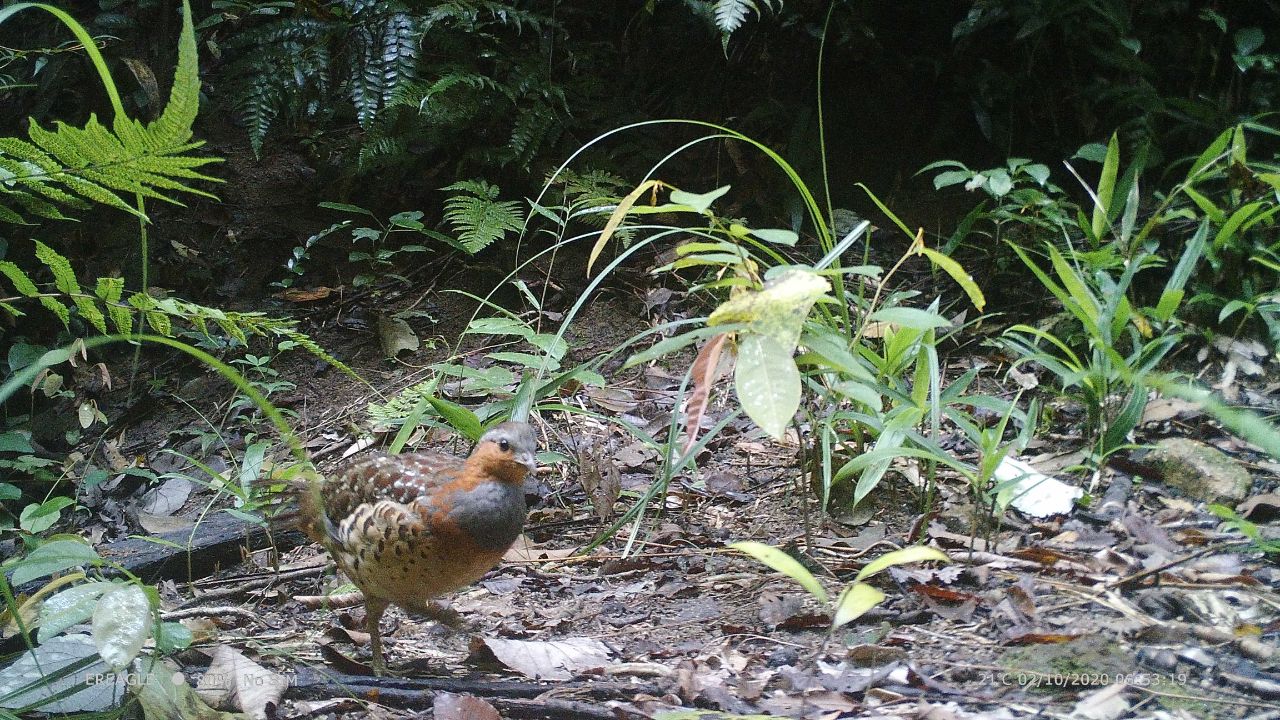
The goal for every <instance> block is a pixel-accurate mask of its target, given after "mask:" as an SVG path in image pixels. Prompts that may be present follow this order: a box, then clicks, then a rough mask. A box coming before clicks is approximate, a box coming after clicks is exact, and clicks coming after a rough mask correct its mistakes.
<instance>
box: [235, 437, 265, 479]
mask: <svg viewBox="0 0 1280 720" xmlns="http://www.w3.org/2000/svg"><path fill="white" fill-rule="evenodd" d="M270 447H271V443H269V442H255V443H252V444H250V445H249V447H247V448H245V449H244V460H243V461H241V463H240V487H242V488H244V489H245V490H248V489H249V488H250V487H252V486H253V484H254V483H255V482H257V480H258V476H259V475H260V474H262V464H263V462H264V461H265V460H266V457H267V450H268V449H269V448H270Z"/></svg>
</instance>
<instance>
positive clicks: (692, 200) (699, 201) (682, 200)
mask: <svg viewBox="0 0 1280 720" xmlns="http://www.w3.org/2000/svg"><path fill="white" fill-rule="evenodd" d="M729 187H730V186H729V185H725V186H722V187H718V188H716V189H715V190H712V191H711V192H705V193H699V194H694V193H691V192H685V191H684V190H672V191H671V202H673V203H679V204H681V205H688V206H689V207H691V208H693V209H694V210H697V211H698V212H700V213H705V212H706V211H707V209H708V208H710V207H711V203H713V202H715V201H716V200H717V199H719V198H720V197H722V196H723V195H724V194H725V193H727V192H729Z"/></svg>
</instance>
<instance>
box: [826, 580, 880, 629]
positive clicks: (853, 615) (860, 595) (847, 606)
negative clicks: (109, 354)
mask: <svg viewBox="0 0 1280 720" xmlns="http://www.w3.org/2000/svg"><path fill="white" fill-rule="evenodd" d="M884 598H885V595H884V593H882V592H880V591H879V590H877V589H876V588H874V587H871V586H870V585H868V584H866V583H860V582H855V583H850V584H849V585H848V586H847V587H845V589H844V590H842V591H841V592H840V597H838V598H836V611H835V614H834V615H832V617H831V629H832V630H835V629H836V628H838V627H841V626H844V625H846V624H848V623H850V622H853V621H854V620H857V619H858V618H860V617H862V616H863V615H865V614H866V612H867V611H868V610H870V609H872V608H874V607H875V606H877V605H879V604H880V603H882V602H884Z"/></svg>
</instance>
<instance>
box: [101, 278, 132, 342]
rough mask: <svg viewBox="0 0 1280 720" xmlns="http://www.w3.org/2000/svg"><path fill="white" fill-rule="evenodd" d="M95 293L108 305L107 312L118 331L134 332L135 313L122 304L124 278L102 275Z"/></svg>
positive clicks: (124, 332) (125, 333)
mask: <svg viewBox="0 0 1280 720" xmlns="http://www.w3.org/2000/svg"><path fill="white" fill-rule="evenodd" d="M94 294H95V295H97V296H98V299H99V300H101V301H102V302H103V304H104V305H106V306H107V314H108V315H110V316H111V324H112V325H114V326H115V328H116V332H118V333H121V334H123V335H132V334H133V313H131V312H129V309H128V308H127V307H125V306H123V305H121V304H120V298H121V297H123V296H124V278H119V277H100V278H98V285H97V287H96V288H95V289H94Z"/></svg>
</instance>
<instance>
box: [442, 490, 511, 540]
mask: <svg viewBox="0 0 1280 720" xmlns="http://www.w3.org/2000/svg"><path fill="white" fill-rule="evenodd" d="M452 500H453V502H452V504H453V510H451V511H450V512H449V519H451V520H453V521H454V522H456V523H458V525H459V526H461V527H462V529H463V530H464V531H465V532H466V533H467V534H468V535H470V536H471V537H472V538H474V539H475V541H476V544H477V545H479V546H480V547H482V548H484V549H486V550H505V549H507V548H508V547H511V543H513V542H515V539H516V538H517V537H519V535H520V531H521V530H522V529H523V528H524V518H525V514H526V513H527V512H528V509H527V508H526V507H525V503H524V489H523V488H522V487H520V486H519V485H514V486H513V485H510V484H508V483H498V482H487V483H483V484H481V485H479V486H477V487H476V488H474V489H472V490H469V491H466V492H461V493H458V494H457V495H456V496H455V497H453V498H452Z"/></svg>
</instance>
